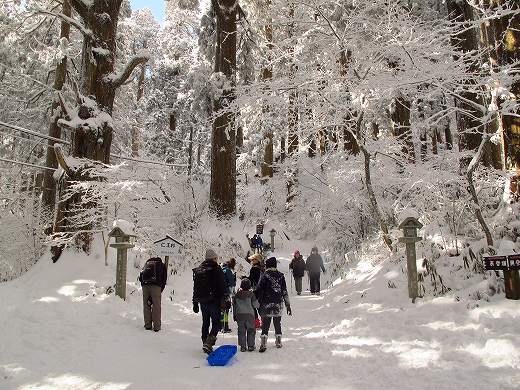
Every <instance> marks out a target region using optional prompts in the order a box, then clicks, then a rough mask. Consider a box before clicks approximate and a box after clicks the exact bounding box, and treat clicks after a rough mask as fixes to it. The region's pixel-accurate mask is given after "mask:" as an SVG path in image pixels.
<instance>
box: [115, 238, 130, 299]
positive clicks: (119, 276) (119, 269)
mask: <svg viewBox="0 0 520 390" xmlns="http://www.w3.org/2000/svg"><path fill="white" fill-rule="evenodd" d="M127 251H128V249H127V248H117V266H116V295H117V296H118V297H120V298H121V299H122V300H124V301H125V300H126V262H127V258H128V254H127Z"/></svg>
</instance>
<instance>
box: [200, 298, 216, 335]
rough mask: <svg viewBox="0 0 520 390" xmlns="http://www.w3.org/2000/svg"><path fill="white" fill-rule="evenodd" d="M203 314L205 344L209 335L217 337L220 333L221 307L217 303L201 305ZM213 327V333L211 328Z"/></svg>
mask: <svg viewBox="0 0 520 390" xmlns="http://www.w3.org/2000/svg"><path fill="white" fill-rule="evenodd" d="M200 310H201V312H202V337H201V338H202V341H203V342H205V341H206V339H207V338H208V335H211V336H215V337H217V335H218V332H219V331H220V305H218V304H217V303H201V304H200ZM210 325H211V331H210V330H209V327H210Z"/></svg>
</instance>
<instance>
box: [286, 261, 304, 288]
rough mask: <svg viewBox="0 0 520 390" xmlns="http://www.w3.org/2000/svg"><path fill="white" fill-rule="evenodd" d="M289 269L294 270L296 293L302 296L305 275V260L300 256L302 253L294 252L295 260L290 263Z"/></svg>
mask: <svg viewBox="0 0 520 390" xmlns="http://www.w3.org/2000/svg"><path fill="white" fill-rule="evenodd" d="M289 269H290V270H292V274H293V278H294V286H295V287H296V293H297V294H298V295H301V293H302V278H303V276H304V275H305V260H303V256H302V255H301V254H300V251H295V252H294V255H293V259H292V260H291V262H290V263H289Z"/></svg>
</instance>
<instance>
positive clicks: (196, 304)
mask: <svg viewBox="0 0 520 390" xmlns="http://www.w3.org/2000/svg"><path fill="white" fill-rule="evenodd" d="M193 312H194V313H198V312H199V304H198V303H193Z"/></svg>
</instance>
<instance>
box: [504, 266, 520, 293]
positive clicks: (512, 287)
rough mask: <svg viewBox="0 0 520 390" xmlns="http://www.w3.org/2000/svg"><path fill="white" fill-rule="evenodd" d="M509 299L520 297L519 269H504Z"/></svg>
mask: <svg viewBox="0 0 520 390" xmlns="http://www.w3.org/2000/svg"><path fill="white" fill-rule="evenodd" d="M504 284H505V287H506V298H507V299H520V273H519V272H518V270H512V271H504Z"/></svg>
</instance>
